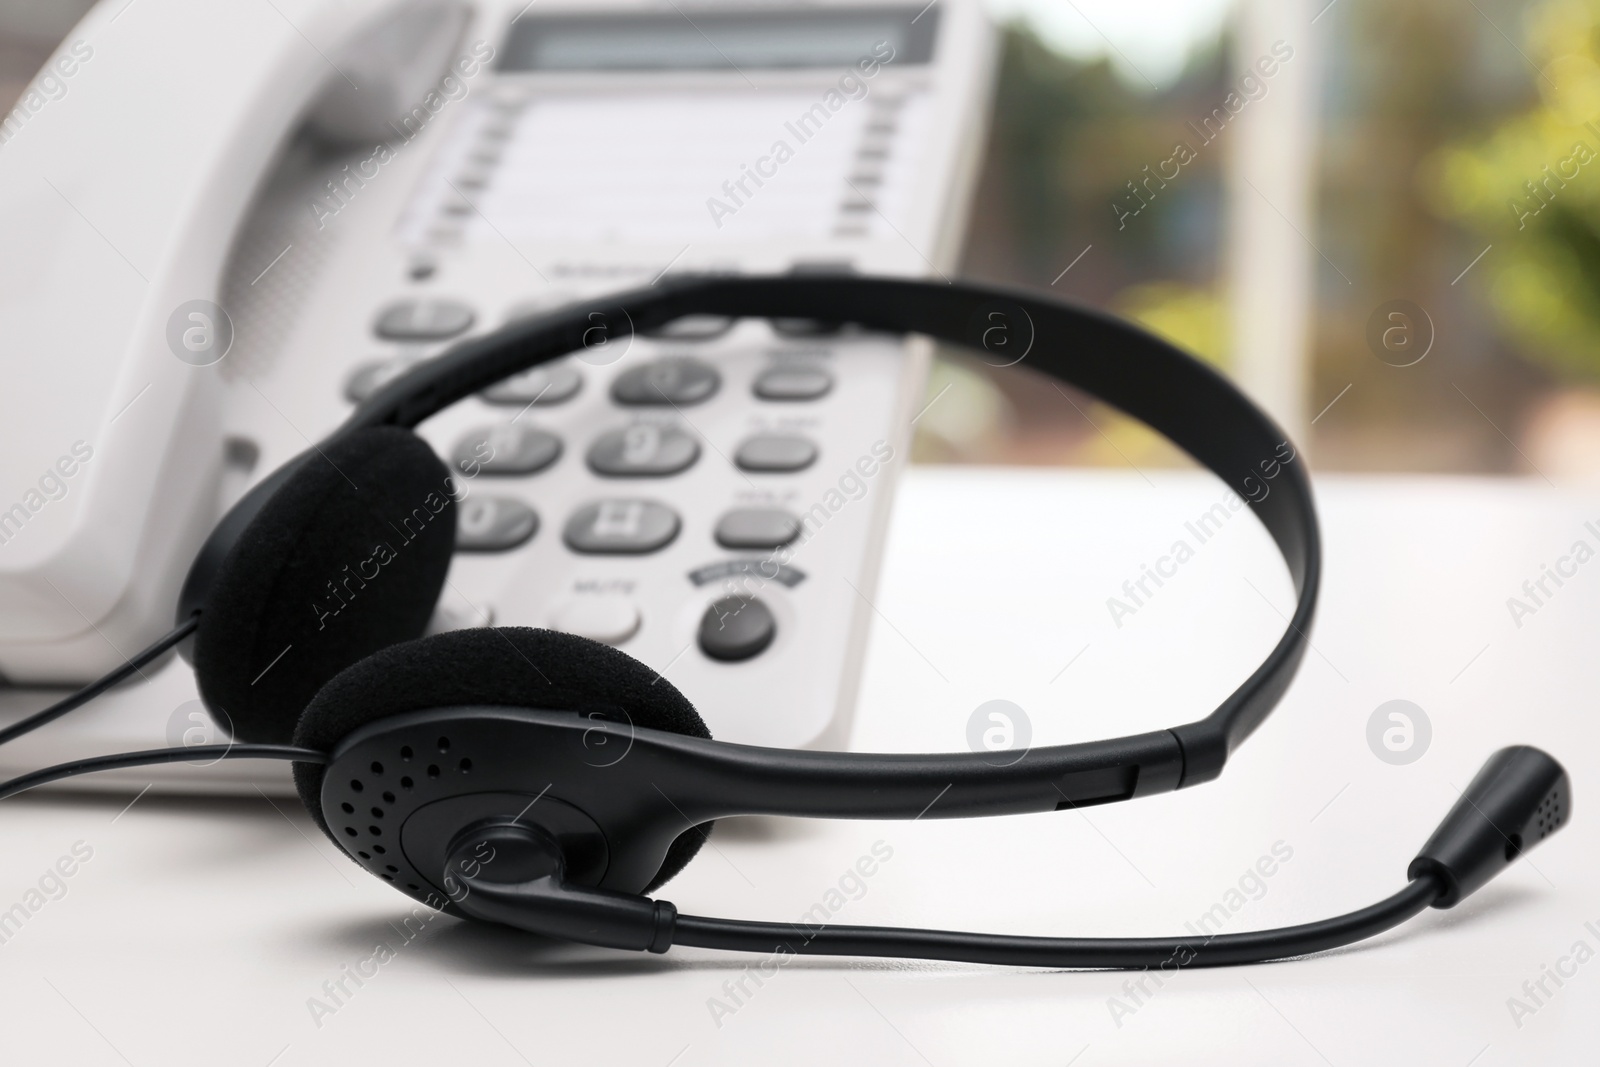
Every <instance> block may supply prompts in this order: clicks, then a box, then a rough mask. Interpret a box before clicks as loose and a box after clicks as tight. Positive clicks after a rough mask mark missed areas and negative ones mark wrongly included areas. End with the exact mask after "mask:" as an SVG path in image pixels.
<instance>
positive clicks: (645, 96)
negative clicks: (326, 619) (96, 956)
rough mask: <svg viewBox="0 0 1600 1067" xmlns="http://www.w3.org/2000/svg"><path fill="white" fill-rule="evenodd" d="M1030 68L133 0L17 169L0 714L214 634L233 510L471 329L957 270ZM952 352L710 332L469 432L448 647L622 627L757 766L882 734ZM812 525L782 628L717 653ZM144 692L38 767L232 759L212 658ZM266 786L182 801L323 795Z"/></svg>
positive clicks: (842, 49) (970, 25) (834, 35)
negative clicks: (894, 612) (712, 281)
mask: <svg viewBox="0 0 1600 1067" xmlns="http://www.w3.org/2000/svg"><path fill="white" fill-rule="evenodd" d="M994 62H995V40H994V35H993V33H992V31H991V30H990V28H989V26H988V25H987V23H986V22H985V20H984V19H983V17H982V15H981V13H980V12H979V11H978V10H977V8H976V6H975V3H972V2H945V3H940V4H938V5H928V6H927V7H923V5H922V4H921V3H912V4H896V3H877V4H864V3H845V2H833V0H828V2H822V3H814V4H809V5H806V6H803V7H797V6H787V5H778V4H765V5H764V4H761V3H759V2H756V0H751V2H735V3H715V4H708V3H690V2H689V0H682V2H681V3H674V2H672V0H663V2H660V3H656V2H647V0H633V2H620V0H618V2H613V0H608V2H605V3H592V2H590V3H584V4H583V5H581V6H578V5H562V4H557V3H546V2H540V3H538V4H528V3H525V0H506V2H501V0H481V2H478V3H475V4H458V3H450V2H442V0H410V2H399V3H396V2H391V0H341V2H338V3H334V2H328V0H274V2H273V3H271V4H220V3H216V2H215V0H141V2H139V3H137V4H133V5H129V4H127V3H126V2H125V0H115V2H106V3H101V4H100V5H98V6H97V7H96V8H95V9H94V10H93V11H92V12H91V13H90V14H89V15H88V16H87V17H86V18H85V20H84V21H83V22H82V23H81V24H80V25H79V26H78V27H77V28H76V29H75V30H73V32H72V33H70V34H69V35H68V37H67V39H66V41H65V42H63V44H62V46H61V48H60V49H59V50H58V52H57V53H56V56H55V57H54V58H52V60H51V61H50V63H49V64H48V65H47V66H46V67H45V68H44V70H43V71H42V72H41V74H40V77H39V79H38V80H37V81H36V82H35V85H34V86H33V88H32V89H30V92H29V93H28V94H27V95H25V97H24V100H23V104H22V106H20V107H19V108H18V109H17V111H16V112H14V114H13V115H12V117H11V118H9V119H7V120H6V123H5V125H4V127H3V137H4V140H3V143H0V233H3V234H4V235H5V237H4V241H5V249H6V254H5V255H4V256H3V257H0V338H4V346H5V368H6V369H5V386H4V388H3V389H0V676H3V680H4V683H5V685H4V687H0V719H3V720H6V721H9V720H10V719H13V718H16V717H18V716H20V715H22V714H24V713H26V712H28V711H31V710H34V709H36V708H38V707H40V706H42V705H43V704H44V703H46V702H47V701H48V699H49V698H50V697H51V696H53V695H54V693H55V692H56V691H58V690H59V689H60V688H63V687H72V686H76V685H78V684H81V683H83V682H85V681H87V680H89V679H91V678H93V677H95V676H97V675H99V674H101V673H103V672H104V671H106V670H108V669H110V668H112V667H114V666H116V665H117V664H118V663H120V662H122V661H123V659H124V658H125V657H126V656H127V655H129V654H131V653H132V652H133V651H135V650H136V649H138V648H141V647H143V646H144V645H145V644H147V643H148V642H149V641H151V640H153V639H154V638H155V637H157V636H158V635H160V634H161V633H163V632H165V631H166V630H167V629H168V628H170V626H171V625H172V622H173V610H174V605H175V603H176V595H177V590H178V586H179V584H180V583H181V581H182V578H183V575H184V573H185V570H186V568H187V567H188V565H189V563H190V560H191V559H192V557H193V554H194V552H195V550H196V548H197V547H198V545H199V544H200V542H201V540H202V539H203V538H204V536H205V535H206V533H207V532H208V531H209V529H210V528H211V526H212V525H213V524H214V522H215V521H216V520H217V519H218V518H219V517H220V516H221V515H222V513H223V512H224V511H225V510H226V508H227V507H228V505H229V504H230V503H232V502H233V501H234V500H236V499H238V497H239V496H240V494H241V493H243V492H244V491H245V489H247V488H248V487H249V486H250V485H251V484H253V482H254V481H256V480H257V479H259V478H261V477H262V476H264V475H265V474H267V473H269V472H270V471H272V470H273V469H275V468H276V467H277V466H279V464H281V463H282V462H284V461H285V460H287V459H288V458H290V457H291V456H293V455H295V454H296V453H298V452H300V451H301V450H303V449H305V448H306V447H307V446H308V445H309V443H310V442H312V441H314V440H316V439H318V438H319V437H321V436H322V435H323V434H325V433H326V432H327V431H329V430H330V429H331V428H333V427H334V426H335V425H337V424H338V423H339V422H340V421H341V420H342V419H343V418H344V417H345V416H346V415H347V414H348V412H349V411H350V410H351V405H352V403H353V401H354V400H356V399H358V398H360V397H361V396H363V395H365V394H366V393H367V392H369V391H370V390H371V389H372V388H374V386H375V385H376V384H378V383H381V382H383V381H385V380H387V379H388V378H389V377H391V376H393V375H394V374H395V373H396V372H397V371H398V370H402V369H404V368H405V367H407V366H409V365H410V364H411V363H413V362H415V361H416V360H419V359H424V358H427V357H429V356H431V355H434V354H436V353H438V352H440V351H443V350H444V348H445V347H447V346H448V345H449V344H451V343H454V342H456V341H459V340H460V339H462V338H464V337H470V336H473V335H475V334H481V333H484V332H487V331H491V330H493V329H495V328H496V327H497V326H499V325H500V324H502V323H503V322H505V321H507V319H508V318H511V317H514V316H516V315H519V314H523V313H527V312H528V311H536V310H538V309H541V308H549V307H553V306H556V305H558V304H562V303H566V302H569V301H573V300H581V299H584V298H586V297H590V296H594V295H598V294H600V293H603V292H607V291H611V290H615V289H620V288H625V287H630V286H635V285H641V284H647V283H649V282H650V281H651V280H652V279H655V278H658V277H659V276H661V275H662V274H663V273H665V272H667V271H708V270H709V271H743V272H779V271H787V270H806V269H812V268H818V267H826V268H831V269H837V268H838V267H840V266H844V265H848V266H849V267H852V268H855V269H859V270H862V271H871V272H875V273H898V274H908V275H926V274H930V273H934V272H942V271H944V270H945V269H947V268H949V267H950V265H951V264H952V262H953V258H954V255H955V253H956V251H957V246H958V242H959V240H960V237H961V234H962V228H963V222H964V207H965V204H966V201H967V199H968V196H969V192H970V187H971V185H972V182H973V180H974V171H975V163H976V159H977V157H978V153H979V151H980V150H981V144H982V138H983V129H984V124H985V121H986V113H987V108H988V94H989V87H990V83H991V81H992V74H993V65H994ZM129 115H146V116H149V117H150V121H128V119H127V116H129ZM927 358H928V352H927V349H926V346H925V345H924V344H923V343H921V342H918V341H910V342H905V341H901V340H899V339H893V338H887V337H882V336H873V335H868V334H862V333H851V332H844V333H830V332H829V331H828V328H827V326H826V324H819V323H811V322H770V323H769V322H766V321H753V320H745V321H740V322H736V323H731V324H730V323H728V322H726V321H718V320H709V319H704V318H702V319H691V320H681V321H680V322H679V323H677V324H675V325H674V326H673V327H672V328H671V329H670V330H669V331H667V332H666V333H665V334H661V335H657V336H631V335H630V334H629V333H628V331H626V330H624V329H620V328H616V329H612V331H611V332H609V333H602V335H601V336H599V338H598V343H596V344H595V345H594V346H593V347H591V348H589V349H587V350H586V351H584V352H582V353H579V354H577V355H575V356H573V357H570V358H569V359H568V360H566V361H564V362H562V363H561V364H558V365H556V366H555V367H554V368H553V369H549V370H544V369H541V370H539V371H536V372H533V373H531V374H529V375H526V376H524V378H522V379H520V380H513V381H511V382H508V383H504V384H503V385H502V386H500V387H497V388H496V389H495V390H491V391H490V393H489V394H486V395H485V396H483V397H482V398H480V399H477V400H473V401H470V402H467V403H463V404H460V405H457V406H456V407H454V408H452V409H451V410H450V411H448V412H446V413H445V414H443V415H441V416H439V417H437V418H435V419H433V420H431V421H430V422H428V423H426V424H425V425H424V426H423V428H422V432H423V435H424V437H425V438H426V439H427V440H428V441H429V442H430V443H431V444H433V446H434V447H435V449H436V450H437V451H438V452H439V454H440V455H441V456H442V457H443V458H444V459H445V460H446V462H447V463H450V464H451V465H452V466H453V467H455V468H456V469H458V470H460V471H461V472H462V478H463V480H464V481H466V482H470V484H469V485H467V486H466V489H467V491H468V495H467V497H466V500H465V503H464V506H463V509H462V515H461V520H460V523H459V530H460V545H459V549H460V551H459V552H458V554H457V556H456V558H455V561H454V563H453V564H452V568H451V572H450V577H449V582H448V584H447V587H446V594H445V598H444V600H443V602H441V604H440V605H439V608H438V611H437V614H436V617H435V627H436V628H453V627H459V626H470V625H483V624H486V623H487V622H489V621H490V620H491V619H492V621H493V622H495V623H497V624H524V625H536V626H550V627H553V628H557V629H565V630H569V631H571V632H575V633H582V634H586V635H588V636H592V637H595V638H597V639H600V640H604V641H608V642H612V643H615V644H618V645H620V646H621V647H623V648H625V649H626V650H627V651H628V652H629V653H631V654H632V655H634V656H635V657H637V658H639V659H641V660H643V661H644V662H645V663H646V664H648V665H650V666H651V667H652V668H654V669H656V670H658V671H661V672H663V673H664V674H666V675H667V676H668V677H669V678H670V679H671V680H672V681H673V682H674V683H675V684H676V685H677V686H678V687H679V688H681V689H683V690H684V692H685V693H687V694H689V695H690V697H691V698H692V699H693V700H695V702H696V703H697V705H698V707H699V709H700V712H701V714H702V715H703V716H704V717H705V719H706V722H707V724H708V725H709V726H710V728H711V730H712V732H713V733H714V735H715V736H717V737H718V738H720V739H725V740H732V741H740V742H746V743H751V744H762V745H773V746H800V745H816V746H823V747H839V746H840V744H841V742H842V741H843V740H844V736H845V731H846V729H847V727H848V723H849V717H850V712H851V705H852V702H853V699H854V692H855V688H856V683H857V678H858V674H859V668H860V665H861V659H862V653H863V645H864V642H865V634H866V626H867V623H868V621H869V619H870V617H871V608H870V604H869V602H868V598H869V597H870V596H871V593H872V586H873V580H874V575H875V571H876V568H877V558H878V554H879V552H880V548H881V544H882V540H883V535H884V532H885V528H886V525H887V522H888V514H889V502H890V498H891V493H890V492H889V487H890V485H891V483H892V479H893V477H894V475H895V472H896V471H897V469H898V468H899V467H900V466H902V465H903V464H904V463H905V462H906V460H907V456H906V452H907V446H908V441H909V434H910V423H911V419H912V417H913V416H914V414H915V412H916V411H917V409H918V408H919V407H920V405H921V402H922V384H923V376H924V370H925V366H926V361H927ZM646 386H648V387H649V388H645V387H646ZM662 391H665V393H667V394H669V396H670V397H671V400H670V402H669V403H668V404H667V405H666V406H661V405H660V403H659V396H660V394H661V392H662ZM652 399H654V400H656V403H654V404H652V403H648V402H647V401H650V400H652ZM869 489H870V491H869ZM824 501H826V502H829V503H828V504H827V506H825V508H824V509H823V510H822V511H813V510H812V509H813V506H814V505H816V504H817V503H818V502H824ZM835 504H837V505H838V506H834V505H835ZM808 514H811V515H813V516H817V517H820V518H818V519H816V520H807V521H822V520H825V521H826V522H827V524H828V532H827V536H826V537H817V538H815V539H814V540H807V541H806V543H805V544H804V545H803V547H801V548H800V549H799V550H798V551H797V552H796V553H795V555H794V557H793V559H792V560H791V568H792V569H791V573H789V574H788V575H786V577H785V579H784V580H781V581H778V582H771V583H767V584H766V586H765V587H764V589H763V591H762V594H761V595H762V600H763V601H764V603H765V604H766V606H767V607H768V609H769V610H770V617H771V621H772V626H771V627H769V632H768V633H767V634H766V635H765V637H764V640H761V641H757V642H755V643H754V644H752V645H751V646H750V647H745V648H735V649H728V648H717V647H711V646H708V644H707V641H706V638H705V636H704V635H701V634H699V633H698V627H699V624H700V620H701V617H702V615H703V614H704V613H705V611H706V608H707V605H708V604H710V603H712V602H713V601H715V600H716V599H717V598H718V597H719V596H721V595H724V592H725V589H724V587H725V585H726V584H727V582H728V581H729V580H730V579H734V578H737V577H738V575H739V573H740V569H741V568H742V567H745V566H748V565H749V561H750V559H752V558H760V556H761V554H762V551H763V550H764V549H765V548H768V547H770V546H771V545H773V544H774V543H778V542H781V541H782V540H784V539H786V538H789V537H792V536H793V528H794V527H793V524H794V522H795V521H797V520H799V519H800V517H802V516H806V515H808ZM347 589H348V587H347ZM339 595H341V594H340V593H339V591H338V590H335V589H332V588H330V599H329V601H328V602H327V603H326V604H324V605H322V606H321V607H320V608H317V609H316V610H336V606H337V603H338V599H337V598H338V596H339ZM308 610H313V608H311V607H308ZM757 646H759V647H757ZM144 675H145V677H144V678H143V679H140V680H137V681H135V682H133V683H130V684H127V685H124V686H122V687H120V688H119V689H117V690H115V691H113V692H112V693H110V694H108V695H107V696H106V697H104V698H102V699H101V700H100V701H99V702H97V706H95V707H91V708H89V709H86V710H85V711H83V712H81V713H79V714H78V715H76V716H74V717H73V719H72V720H68V721H67V722H64V723H62V724H61V726H60V727H57V728H53V729H46V730H43V731H40V732H39V733H38V734H36V735H33V736H32V737H30V738H29V739H28V740H27V741H26V742H24V743H20V744H17V745H15V746H10V747H8V748H7V749H6V750H5V752H4V754H3V758H0V769H3V771H4V773H7V774H9V773H16V772H17V771H18V770H20V769H22V768H24V767H29V766H36V765H39V764H43V763H52V762H56V761H58V760H62V759H68V758H72V757H75V756H78V755H86V754H92V753H95V752H100V751H107V750H112V749H128V748H147V747H159V746H162V745H165V744H182V743H189V742H199V741H202V740H207V741H214V740H216V737H215V735H214V733H213V732H212V730H211V729H210V727H209V725H208V722H209V720H207V719H206V717H205V716H204V715H203V714H202V713H201V711H200V707H199V704H198V702H197V698H196V694H195V689H194V683H193V679H192V676H191V674H190V671H189V668H188V666H187V664H186V663H185V662H184V661H183V660H181V659H179V658H178V657H176V656H169V657H167V658H166V659H164V660H162V661H160V662H159V663H158V664H156V665H154V666H152V667H150V668H148V669H146V670H145V672H144ZM247 766H248V767H250V768H254V769H242V768H241V766H239V765H232V766H230V765H228V764H219V765H218V767H217V768H216V769H215V770H214V771H210V772H203V773H199V774H197V773H196V772H195V770H194V769H193V768H185V772H186V776H185V777H184V778H183V779H181V780H179V779H178V778H177V777H171V778H166V777H163V778H162V781H163V782H169V783H171V784H172V785H173V786H174V787H183V785H184V783H187V784H188V785H189V786H190V787H197V788H206V789H227V788H246V787H249V786H250V785H252V784H261V785H269V784H270V785H272V786H275V787H277V788H284V787H285V786H286V784H287V776H286V775H282V772H281V771H279V770H277V769H276V768H275V767H272V766H268V767H265V768H262V767H261V765H257V764H249V765H247ZM152 776H153V774H152V772H151V771H148V770H141V771H138V772H131V774H130V776H127V777H123V778H122V779H121V781H122V782H123V783H124V784H126V783H127V782H131V781H134V780H135V778H137V780H138V781H140V782H146V781H149V780H150V779H151V777H152ZM253 776H254V777H253ZM280 776H281V777H280ZM106 781H109V782H110V783H112V784H114V783H115V782H116V781H117V777H116V776H108V778H105V779H102V782H106Z"/></svg>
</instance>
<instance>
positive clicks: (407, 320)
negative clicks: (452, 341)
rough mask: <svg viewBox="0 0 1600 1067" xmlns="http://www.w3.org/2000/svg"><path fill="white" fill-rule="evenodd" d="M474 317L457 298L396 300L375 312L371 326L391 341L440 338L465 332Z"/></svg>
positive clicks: (434, 339)
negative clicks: (374, 323) (376, 317)
mask: <svg viewBox="0 0 1600 1067" xmlns="http://www.w3.org/2000/svg"><path fill="white" fill-rule="evenodd" d="M473 317H474V316H473V314H472V309H471V308H469V307H468V306H467V305H465V304H463V303H461V302H460V301H459V300H397V301H395V302H394V303H393V304H390V305H389V306H388V307H386V308H384V309H383V310H382V311H381V312H379V313H378V321H377V323H376V325H374V327H373V329H374V330H376V331H377V334H378V336H379V337H384V338H387V339H388V340H391V341H442V340H444V339H445V338H446V337H454V336H455V335H456V334H458V333H462V332H464V331H465V330H466V329H467V328H468V327H469V326H471V325H472V320H473Z"/></svg>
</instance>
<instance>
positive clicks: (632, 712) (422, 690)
mask: <svg viewBox="0 0 1600 1067" xmlns="http://www.w3.org/2000/svg"><path fill="white" fill-rule="evenodd" d="M474 705H482V706H487V707H494V706H504V707H525V708H543V709H548V710H552V711H560V710H569V709H570V710H574V711H579V710H585V709H600V708H604V709H606V710H607V711H608V712H611V713H616V712H620V713H621V714H623V715H624V716H626V718H627V720H628V721H629V722H631V723H632V724H633V725H635V726H640V727H644V728H646V729H653V730H666V731H670V732H672V733H678V734H687V735H689V736H691V737H699V738H705V739H710V737H711V731H709V730H707V729H706V724H705V722H704V721H703V720H702V719H701V718H700V714H699V712H697V711H695V709H694V705H693V704H691V703H689V701H688V699H687V698H686V697H684V695H683V694H682V693H680V692H679V691H678V690H677V689H676V688H675V687H674V686H673V685H672V683H671V682H669V681H667V680H666V679H665V678H663V677H662V676H661V675H660V674H658V673H657V672H655V671H654V670H652V669H650V668H649V667H647V666H645V665H644V664H643V663H640V662H639V661H638V660H636V659H634V658H633V657H632V656H630V655H628V654H627V653H625V652H621V651H619V650H617V649H615V648H612V647H611V646H610V645H602V644H600V643H599V642H596V641H591V640H589V639H588V638H585V637H576V636H574V635H572V634H564V633H559V632H557V631H554V630H536V629H530V628H528V627H522V626H507V627H499V628H487V627H486V628H482V629H474V630H452V631H450V632H448V633H442V634H434V635H433V636H431V637H424V638H421V639H420V640H416V641H408V642H405V643H404V644H398V645H392V646H390V647H388V648H385V649H382V650H381V651H379V652H376V653H374V654H373V655H371V656H368V657H367V658H366V659H364V660H362V661H361V662H359V663H356V664H354V665H352V666H350V667H349V668H347V669H345V670H344V671H341V672H340V673H339V675H338V676H336V677H335V678H333V679H332V680H331V681H330V682H328V684H327V685H325V686H324V687H323V688H322V690H321V691H320V692H318V693H317V695H316V697H315V698H314V699H313V700H312V701H311V703H310V704H309V705H308V706H307V707H306V710H305V713H304V714H303V715H301V716H300V723H299V725H298V726H296V727H295V731H294V743H295V744H296V745H299V746H301V747H302V748H313V749H318V750H320V751H324V752H329V751H332V750H333V749H334V748H335V747H336V746H337V745H338V744H339V742H341V741H342V740H344V739H345V738H346V737H347V736H349V735H350V734H351V733H353V732H355V731H356V730H359V729H361V728H362V727H363V726H366V725H367V724H369V723H372V722H376V721H377V720H379V719H382V718H385V717H387V716H390V715H399V714H402V713H404V712H408V711H420V710H422V709H425V708H449V707H467V706H474ZM621 769H622V770H625V769H626V768H625V767H623V768H621ZM323 772H324V768H323V767H322V765H320V764H309V763H296V764H295V765H294V776H295V785H296V787H297V788H298V789H299V791H300V799H301V801H302V802H303V803H304V804H305V806H306V809H307V810H308V811H310V812H311V814H312V816H313V817H314V818H315V819H316V820H317V824H318V825H319V826H321V827H322V830H323V832H324V833H326V834H328V836H329V838H330V839H332V840H334V841H335V842H337V841H338V839H337V838H335V837H334V836H333V834H332V832H331V831H330V830H329V828H328V823H327V821H326V820H325V819H324V818H323V815H322V778H323ZM710 829H711V824H710V823H706V824H704V825H701V826H695V827H691V828H689V829H688V830H686V831H684V832H683V833H682V834H680V835H679V836H678V837H677V838H676V839H675V840H674V841H673V843H672V847H671V848H670V849H669V850H668V852H667V856H666V859H665V861H664V862H663V863H662V865H661V869H660V871H658V872H657V874H656V877H655V879H654V880H653V881H652V882H651V883H650V885H649V886H648V887H647V888H646V890H645V891H646V892H650V891H652V890H654V889H655V888H656V887H657V886H659V885H661V884H662V883H663V882H665V881H666V880H667V879H669V878H671V877H672V876H673V875H675V874H677V873H678V872H679V871H680V870H682V869H683V867H684V865H685V864H687V863H688V862H689V860H691V859H693V858H694V854H695V853H696V852H698V851H699V849H700V846H701V845H702V844H703V843H704V842H705V839H706V836H707V834H708V833H709V832H710ZM342 847H343V846H342V845H341V848H342Z"/></svg>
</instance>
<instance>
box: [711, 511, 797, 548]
mask: <svg viewBox="0 0 1600 1067" xmlns="http://www.w3.org/2000/svg"><path fill="white" fill-rule="evenodd" d="M799 536H800V520H799V519H797V518H795V516H794V515H792V514H790V513H789V512H787V511H783V510H782V509H780V508H738V509H736V510H734V511H730V512H728V513H727V514H726V515H724V516H722V518H720V519H718V520H717V530H716V538H717V544H719V545H721V546H722V547H723V548H781V547H783V546H784V545H786V544H788V543H789V542H790V541H793V540H794V539H795V538H796V537H799Z"/></svg>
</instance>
